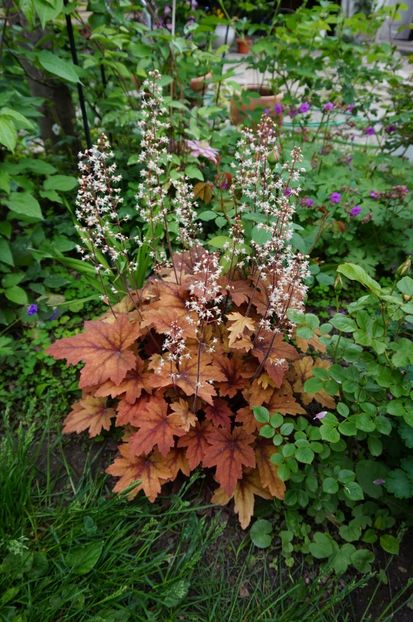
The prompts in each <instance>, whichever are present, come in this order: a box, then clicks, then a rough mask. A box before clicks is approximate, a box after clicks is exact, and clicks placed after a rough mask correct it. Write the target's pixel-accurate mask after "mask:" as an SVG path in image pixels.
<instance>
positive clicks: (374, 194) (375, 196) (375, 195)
mask: <svg viewBox="0 0 413 622" xmlns="http://www.w3.org/2000/svg"><path fill="white" fill-rule="evenodd" d="M370 197H371V198H372V199H374V200H375V201H377V199H380V192H376V191H375V190H372V191H371V192H370Z"/></svg>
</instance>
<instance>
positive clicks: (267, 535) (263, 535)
mask: <svg viewBox="0 0 413 622" xmlns="http://www.w3.org/2000/svg"><path fill="white" fill-rule="evenodd" d="M271 531H272V526H271V523H270V521H269V520H264V519H260V520H257V521H255V523H254V524H253V526H252V527H251V529H250V538H251V540H252V542H253V543H254V544H255V546H256V547H258V548H259V549H266V548H268V547H269V546H270V544H271V540H272V538H271Z"/></svg>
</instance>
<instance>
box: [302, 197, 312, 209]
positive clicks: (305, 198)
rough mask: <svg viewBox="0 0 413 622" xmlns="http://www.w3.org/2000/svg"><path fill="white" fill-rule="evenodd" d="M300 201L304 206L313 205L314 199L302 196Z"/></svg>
mask: <svg viewBox="0 0 413 622" xmlns="http://www.w3.org/2000/svg"><path fill="white" fill-rule="evenodd" d="M301 203H302V205H303V206H304V207H313V205H314V200H313V199H310V198H309V197H304V198H303V200H302V202H301Z"/></svg>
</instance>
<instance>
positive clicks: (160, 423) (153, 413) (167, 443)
mask: <svg viewBox="0 0 413 622" xmlns="http://www.w3.org/2000/svg"><path fill="white" fill-rule="evenodd" d="M136 425H137V426H138V427H139V430H138V432H136V433H135V434H133V436H131V440H130V443H131V447H132V449H133V451H134V452H135V453H136V454H137V455H139V454H148V453H149V452H150V451H152V449H153V448H154V447H155V445H156V446H157V447H158V449H159V451H160V453H161V454H162V455H163V456H166V454H167V453H168V452H169V450H170V448H171V447H173V446H174V444H175V436H183V435H184V434H185V429H183V428H181V427H180V426H179V425H177V424H176V421H175V420H174V418H173V416H172V417H171V415H168V402H167V401H166V400H165V399H164V398H163V397H162V396H157V397H155V398H154V399H152V400H150V401H149V402H148V404H147V405H146V406H145V407H144V409H143V413H142V414H141V415H140V416H139V418H137V420H136Z"/></svg>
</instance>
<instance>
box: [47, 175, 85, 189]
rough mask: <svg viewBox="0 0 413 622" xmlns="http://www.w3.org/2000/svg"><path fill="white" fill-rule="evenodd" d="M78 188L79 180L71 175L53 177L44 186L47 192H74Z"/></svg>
mask: <svg viewBox="0 0 413 622" xmlns="http://www.w3.org/2000/svg"><path fill="white" fill-rule="evenodd" d="M76 186H77V179H76V177H72V176H71V175H52V176H51V177H48V178H47V179H46V180H45V182H44V184H43V187H44V189H45V190H59V191H60V192H67V191H68V190H73V188H75V187H76Z"/></svg>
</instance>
